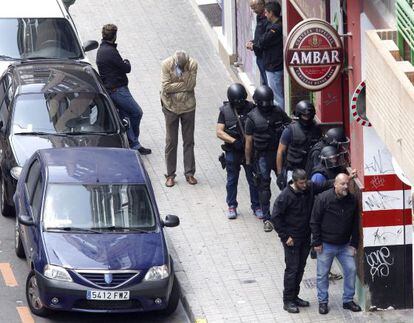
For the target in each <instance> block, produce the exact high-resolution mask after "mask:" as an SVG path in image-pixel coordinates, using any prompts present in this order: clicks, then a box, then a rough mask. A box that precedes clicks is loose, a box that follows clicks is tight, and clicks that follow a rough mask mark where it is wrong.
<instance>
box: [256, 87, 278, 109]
mask: <svg viewBox="0 0 414 323" xmlns="http://www.w3.org/2000/svg"><path fill="white" fill-rule="evenodd" d="M253 100H254V102H255V103H256V105H257V107H258V108H259V109H260V110H262V111H270V110H271V109H272V108H273V91H272V89H271V88H270V87H268V86H267V85H261V86H259V87H258V88H256V90H255V91H254V93H253Z"/></svg>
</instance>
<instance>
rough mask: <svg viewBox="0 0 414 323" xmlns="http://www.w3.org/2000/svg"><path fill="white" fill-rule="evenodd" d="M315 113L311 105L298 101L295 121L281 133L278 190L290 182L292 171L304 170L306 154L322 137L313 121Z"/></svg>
mask: <svg viewBox="0 0 414 323" xmlns="http://www.w3.org/2000/svg"><path fill="white" fill-rule="evenodd" d="M315 113H316V111H315V107H314V106H313V104H312V103H310V102H309V101H307V100H302V101H300V102H299V103H298V104H296V107H295V116H296V118H297V120H296V121H295V122H294V123H292V124H290V125H289V127H287V128H286V129H285V130H284V131H283V134H282V137H281V138H280V144H279V147H278V150H277V161H276V162H277V184H278V186H279V188H280V189H283V188H284V187H285V186H286V183H287V182H289V181H290V178H291V174H292V171H293V170H295V169H298V168H301V169H305V167H306V162H307V158H308V153H309V151H310V150H311V148H312V147H313V145H314V144H315V143H316V142H318V140H319V138H320V137H321V135H322V133H321V129H320V128H319V126H318V125H317V124H316V122H315V121H314V117H315Z"/></svg>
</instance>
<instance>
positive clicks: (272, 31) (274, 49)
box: [257, 2, 285, 110]
mask: <svg viewBox="0 0 414 323" xmlns="http://www.w3.org/2000/svg"><path fill="white" fill-rule="evenodd" d="M280 12H281V7H280V4H279V3H278V2H268V3H266V4H265V10H264V14H265V16H266V18H267V20H268V22H269V23H268V25H267V26H266V32H265V33H264V34H263V36H262V37H261V38H260V39H259V40H258V42H257V47H259V48H261V49H262V50H263V62H264V67H265V70H266V77H267V83H268V85H269V87H270V88H271V89H272V90H273V93H274V100H275V104H276V105H278V106H279V107H280V108H281V109H282V110H285V99H284V91H283V31H282V18H281V16H280Z"/></svg>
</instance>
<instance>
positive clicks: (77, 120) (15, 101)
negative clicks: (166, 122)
mask: <svg viewBox="0 0 414 323" xmlns="http://www.w3.org/2000/svg"><path fill="white" fill-rule="evenodd" d="M126 126H127V125H126V124H123V123H122V122H121V120H120V119H119V116H118V113H117V111H116V109H115V107H114V105H113V103H112V101H111V100H110V98H109V96H108V94H107V93H106V91H105V89H104V87H103V85H102V83H101V81H100V78H99V76H98V75H97V73H96V72H95V71H94V69H93V68H92V67H91V66H90V65H89V64H87V63H80V62H71V61H67V60H64V61H55V60H53V61H47V60H44V61H37V62H36V63H15V64H13V65H11V66H9V68H8V69H7V71H6V72H5V73H4V74H3V76H2V78H1V79H0V150H1V154H0V158H1V159H0V172H1V185H0V193H1V195H0V197H1V198H0V201H1V212H2V214H3V215H5V216H11V215H13V214H14V207H13V194H14V191H15V187H16V179H15V178H16V175H17V174H18V172H19V171H20V170H21V167H22V166H23V165H24V163H25V162H26V160H27V159H28V158H29V157H30V156H31V155H32V154H33V153H34V152H35V151H36V150H38V149H44V148H53V147H72V146H103V147H121V148H128V147H129V146H128V139H127V137H126Z"/></svg>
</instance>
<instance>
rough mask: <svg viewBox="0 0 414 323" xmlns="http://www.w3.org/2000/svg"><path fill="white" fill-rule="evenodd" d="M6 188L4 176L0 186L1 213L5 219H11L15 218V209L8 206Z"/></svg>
mask: <svg viewBox="0 0 414 323" xmlns="http://www.w3.org/2000/svg"><path fill="white" fill-rule="evenodd" d="M5 188H6V185H5V183H4V178H3V176H2V178H1V185H0V204H1V205H0V211H1V214H2V215H3V216H4V217H7V218H10V217H12V216H14V207H13V206H11V205H9V204H7V202H6V196H5Z"/></svg>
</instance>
